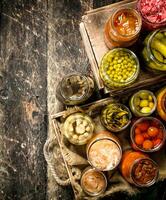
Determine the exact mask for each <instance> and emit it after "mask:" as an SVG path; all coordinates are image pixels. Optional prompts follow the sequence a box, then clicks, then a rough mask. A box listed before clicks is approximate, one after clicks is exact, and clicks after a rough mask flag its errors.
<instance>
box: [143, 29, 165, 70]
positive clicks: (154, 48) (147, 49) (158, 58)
mask: <svg viewBox="0 0 166 200" xmlns="http://www.w3.org/2000/svg"><path fill="white" fill-rule="evenodd" d="M143 44H144V48H143V50H142V57H143V60H144V62H145V65H146V67H147V68H148V69H152V70H153V71H156V72H159V71H166V62H165V60H166V29H159V30H156V31H153V32H151V33H150V34H149V35H148V36H147V37H146V38H145V40H144V42H143Z"/></svg>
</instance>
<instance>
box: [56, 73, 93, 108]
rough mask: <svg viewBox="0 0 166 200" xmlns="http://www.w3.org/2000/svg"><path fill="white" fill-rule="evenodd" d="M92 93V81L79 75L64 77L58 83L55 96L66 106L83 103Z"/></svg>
mask: <svg viewBox="0 0 166 200" xmlns="http://www.w3.org/2000/svg"><path fill="white" fill-rule="evenodd" d="M93 91H94V81H93V80H92V78H90V77H89V76H84V75H81V74H70V75H66V76H64V77H63V78H62V80H61V81H60V82H59V84H58V86H57V90H56V96H57V98H58V100H59V101H61V102H63V103H64V104H66V105H78V104H82V103H83V102H85V101H86V100H87V99H88V98H89V97H90V96H91V95H92V93H93Z"/></svg>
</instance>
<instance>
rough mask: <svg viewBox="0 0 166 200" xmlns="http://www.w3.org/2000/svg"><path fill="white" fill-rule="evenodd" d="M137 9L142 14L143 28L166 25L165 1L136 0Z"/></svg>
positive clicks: (150, 28)
mask: <svg viewBox="0 0 166 200" xmlns="http://www.w3.org/2000/svg"><path fill="white" fill-rule="evenodd" d="M137 10H138V11H139V12H140V14H141V16H142V22H143V27H144V28H146V29H148V30H154V29H157V28H160V27H164V26H165V25H166V1H164V0H157V1H156V0H138V2H137Z"/></svg>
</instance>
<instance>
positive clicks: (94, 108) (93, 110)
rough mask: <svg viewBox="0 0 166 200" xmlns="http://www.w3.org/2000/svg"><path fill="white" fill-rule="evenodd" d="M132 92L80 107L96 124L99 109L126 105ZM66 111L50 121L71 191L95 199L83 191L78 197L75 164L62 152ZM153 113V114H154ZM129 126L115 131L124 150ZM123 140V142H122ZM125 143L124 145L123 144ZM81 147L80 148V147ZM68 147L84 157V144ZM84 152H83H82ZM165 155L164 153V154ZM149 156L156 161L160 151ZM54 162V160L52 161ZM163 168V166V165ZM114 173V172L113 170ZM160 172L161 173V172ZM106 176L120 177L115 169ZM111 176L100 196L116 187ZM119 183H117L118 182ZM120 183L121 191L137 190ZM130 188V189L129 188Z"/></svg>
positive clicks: (128, 141)
mask: <svg viewBox="0 0 166 200" xmlns="http://www.w3.org/2000/svg"><path fill="white" fill-rule="evenodd" d="M164 85H165V84H164V83H163V84H158V85H155V86H153V87H152V88H151V90H152V91H153V92H155V91H156V90H158V89H159V88H161V87H162V86H164ZM143 89H148V88H147V87H144V88H143ZM136 91H137V89H135V91H134V92H136ZM132 94H133V92H130V93H127V94H124V95H121V96H119V97H116V98H115V97H114V98H113V97H108V98H105V99H102V100H99V101H96V102H93V103H90V104H87V105H83V106H82V107H81V109H83V110H84V111H85V112H86V113H87V114H88V115H90V116H91V117H92V118H93V120H94V122H95V123H96V126H98V125H97V124H98V122H99V121H97V117H98V116H99V114H100V112H101V109H102V108H103V107H104V106H105V105H107V104H109V103H110V102H115V101H116V102H121V103H123V104H125V105H128V102H129V98H130V96H131V95H132ZM65 113H66V111H62V112H59V113H57V114H55V115H52V122H53V128H54V130H55V135H56V139H57V141H58V143H59V146H60V149H61V153H62V157H63V159H64V163H65V166H66V169H67V172H68V175H69V179H70V182H71V185H72V188H73V191H74V195H75V199H88V200H97V199H98V197H96V198H91V197H89V196H87V195H85V193H83V196H81V197H80V194H79V187H78V185H79V182H80V180H79V179H78V180H77V185H76V184H75V182H76V181H75V177H74V175H73V171H72V170H73V168H75V166H71V165H69V164H68V162H67V160H66V159H65V155H64V152H63V147H64V142H63V139H64V138H63V133H62V132H61V124H62V123H63V119H64V118H63V116H64V115H65ZM154 115H155V114H154ZM129 129H130V127H128V128H127V129H125V130H124V131H122V132H120V133H117V134H116V135H117V136H118V137H119V139H120V141H121V144H122V149H123V150H125V149H126V148H131V146H130V144H129V143H130V138H129V131H130V130H129ZM124 141H125V142H124ZM126 141H127V145H126ZM124 143H125V145H124ZM80 147H81V149H80ZM70 148H71V149H72V150H74V152H79V154H80V155H83V156H84V158H85V159H86V156H85V146H77V145H72V144H70ZM82 152H84V153H82ZM164 155H165V154H164ZM151 157H152V158H153V159H154V160H155V161H156V162H158V160H157V159H156V158H159V157H161V152H156V153H153V155H151ZM54 162H55V161H54ZM78 168H79V169H80V170H81V172H82V171H83V170H84V169H85V168H86V165H85V166H83V165H80V166H78ZM164 168H165V167H164ZM113 173H114V172H113ZM161 174H162V173H161ZM106 175H107V177H108V176H112V178H113V179H115V178H114V177H115V176H118V177H121V176H120V174H119V172H118V171H116V174H113V175H112V172H111V174H106ZM112 178H111V179H110V180H111V181H110V184H109V186H108V188H107V189H108V191H107V190H106V192H105V193H104V194H103V196H100V198H101V197H104V196H108V195H110V193H109V190H110V188H111V187H112V184H114V185H113V187H114V188H116V186H117V185H116V181H115V183H114V182H112ZM118 184H119V183H118ZM120 184H121V186H122V185H123V186H124V188H123V187H121V192H127V190H128V189H129V188H130V187H131V188H132V190H134V191H136V192H138V188H136V187H133V186H131V185H130V184H128V183H127V182H126V181H125V180H124V179H123V177H121V180H120ZM131 188H130V189H131Z"/></svg>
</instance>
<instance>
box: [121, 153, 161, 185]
mask: <svg viewBox="0 0 166 200" xmlns="http://www.w3.org/2000/svg"><path fill="white" fill-rule="evenodd" d="M120 171H121V174H122V176H123V177H124V178H125V179H126V180H127V181H128V182H129V183H131V184H134V185H135V186H137V187H149V186H151V185H153V184H154V183H155V182H156V181H157V179H158V175H159V167H158V165H157V163H155V162H154V161H153V160H152V159H150V158H149V157H148V155H146V154H143V153H141V152H137V151H132V150H127V151H125V152H123V156H122V161H121V163H120Z"/></svg>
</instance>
